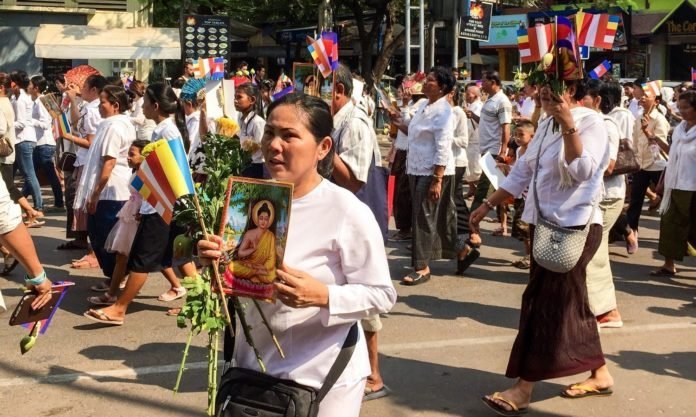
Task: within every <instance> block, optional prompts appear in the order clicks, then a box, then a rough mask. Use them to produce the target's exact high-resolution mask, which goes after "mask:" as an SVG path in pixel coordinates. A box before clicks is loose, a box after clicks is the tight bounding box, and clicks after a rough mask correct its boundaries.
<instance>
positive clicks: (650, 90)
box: [643, 80, 662, 97]
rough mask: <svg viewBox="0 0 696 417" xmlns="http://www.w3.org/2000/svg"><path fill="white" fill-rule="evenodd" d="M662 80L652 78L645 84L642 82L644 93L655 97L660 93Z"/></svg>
mask: <svg viewBox="0 0 696 417" xmlns="http://www.w3.org/2000/svg"><path fill="white" fill-rule="evenodd" d="M661 90H662V80H654V81H649V82H647V83H645V84H643V91H645V94H647V95H649V96H652V97H657V96H659V95H661V94H662V91H661Z"/></svg>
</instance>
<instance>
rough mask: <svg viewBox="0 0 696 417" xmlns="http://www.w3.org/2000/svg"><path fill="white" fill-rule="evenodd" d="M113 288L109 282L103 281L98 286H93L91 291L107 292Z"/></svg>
mask: <svg viewBox="0 0 696 417" xmlns="http://www.w3.org/2000/svg"><path fill="white" fill-rule="evenodd" d="M110 288H111V284H109V283H108V282H107V281H102V282H100V283H99V284H97V285H92V286H91V287H89V289H90V290H92V291H96V292H107V291H109V289H110Z"/></svg>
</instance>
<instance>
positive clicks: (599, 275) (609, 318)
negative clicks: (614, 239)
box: [583, 80, 630, 328]
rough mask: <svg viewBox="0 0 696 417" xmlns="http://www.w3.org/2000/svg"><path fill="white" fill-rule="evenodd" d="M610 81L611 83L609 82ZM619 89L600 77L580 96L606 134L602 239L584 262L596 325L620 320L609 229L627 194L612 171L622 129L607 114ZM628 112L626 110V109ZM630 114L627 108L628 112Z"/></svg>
mask: <svg viewBox="0 0 696 417" xmlns="http://www.w3.org/2000/svg"><path fill="white" fill-rule="evenodd" d="M608 84H611V85H608ZM610 88H613V89H614V91H615V92H620V91H621V86H620V85H619V84H618V83H603V82H602V81H599V80H590V81H588V90H587V96H585V98H584V99H583V105H584V106H585V107H587V108H589V109H593V110H595V111H598V112H599V111H601V112H602V113H604V114H605V116H604V125H605V128H606V132H607V136H608V138H609V166H608V167H607V170H606V171H605V172H604V195H603V197H602V201H600V203H599V209H600V210H601V211H602V219H603V222H602V243H601V244H600V246H599V249H597V253H596V254H595V256H594V257H593V258H592V260H591V261H590V263H589V264H588V265H587V297H588V299H589V302H590V309H592V312H593V313H594V315H595V316H596V317H597V323H598V324H599V327H602V328H605V327H611V328H616V327H622V326H623V321H622V320H621V314H619V310H618V308H617V304H616V291H615V289H614V276H613V274H612V271H611V264H610V263H609V232H610V231H611V228H612V227H614V223H616V220H617V219H618V218H619V215H620V214H621V211H622V210H623V206H624V198H625V197H626V178H625V176H624V175H613V170H614V164H615V163H616V158H617V155H618V152H619V141H620V140H621V138H622V137H625V136H623V134H625V132H623V134H622V132H620V130H619V124H618V123H616V122H615V121H614V119H613V118H612V117H611V116H609V114H611V111H612V110H613V109H614V108H615V107H618V106H619V104H620V103H619V102H615V101H613V99H612V97H613V96H614V95H613V94H611V93H610V91H609V89H610ZM627 112H628V111H627ZM629 115H630V112H629Z"/></svg>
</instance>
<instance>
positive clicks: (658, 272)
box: [650, 268, 677, 277]
mask: <svg viewBox="0 0 696 417" xmlns="http://www.w3.org/2000/svg"><path fill="white" fill-rule="evenodd" d="M675 275H677V271H676V270H674V271H670V270H669V269H667V268H660V269H658V270H656V271H652V272H650V276H652V277H673V276H675Z"/></svg>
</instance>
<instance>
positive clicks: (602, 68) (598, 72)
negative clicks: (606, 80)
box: [588, 59, 611, 80]
mask: <svg viewBox="0 0 696 417" xmlns="http://www.w3.org/2000/svg"><path fill="white" fill-rule="evenodd" d="M610 69H611V62H609V60H607V59H605V60H604V62H602V63H601V64H599V65H597V67H596V68H595V69H593V70H592V71H590V72H589V73H588V75H589V76H590V77H591V78H594V79H595V80H598V79H600V78H602V75H604V74H606V73H607V71H609V70H610Z"/></svg>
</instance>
